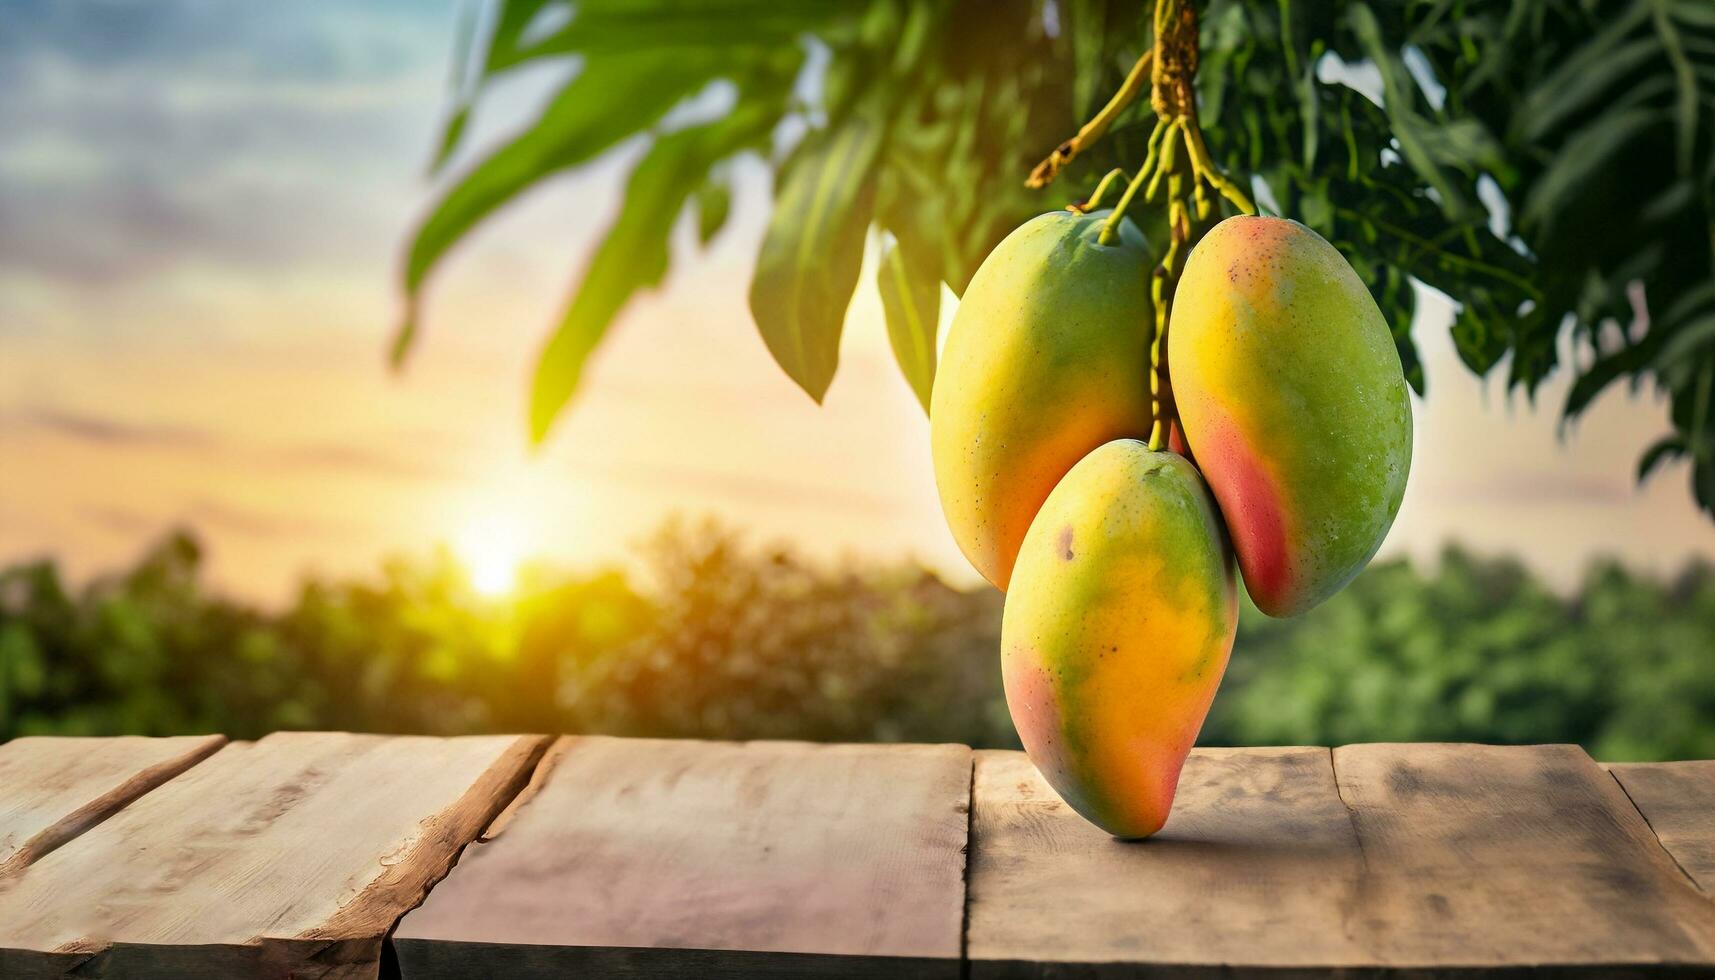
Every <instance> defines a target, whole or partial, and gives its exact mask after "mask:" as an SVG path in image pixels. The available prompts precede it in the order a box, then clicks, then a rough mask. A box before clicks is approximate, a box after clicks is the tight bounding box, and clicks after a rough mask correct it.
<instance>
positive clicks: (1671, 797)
mask: <svg viewBox="0 0 1715 980" xmlns="http://www.w3.org/2000/svg"><path fill="white" fill-rule="evenodd" d="M1608 771H1609V772H1611V773H1613V774H1614V778H1615V779H1618V780H1619V781H1620V785H1621V786H1622V787H1623V788H1624V789H1625V791H1626V795H1627V796H1628V797H1630V798H1631V801H1632V803H1633V804H1635V805H1636V806H1637V808H1638V811H1639V812H1640V813H1642V814H1643V817H1644V819H1645V820H1647V821H1648V822H1649V825H1650V830H1652V831H1653V832H1654V833H1655V836H1656V839H1657V840H1659V841H1661V846H1662V847H1664V848H1666V849H1667V853H1668V854H1669V855H1671V856H1672V857H1673V859H1674V861H1675V863H1677V864H1678V865H1679V867H1680V868H1681V869H1682V870H1684V872H1685V873H1686V875H1687V876H1689V877H1690V878H1691V880H1692V881H1693V882H1695V883H1696V885H1697V887H1698V888H1700V889H1702V890H1703V892H1704V894H1706V895H1710V896H1715V760H1702V761H1698V762H1646V763H1627V764H1614V765H1610V766H1609V767H1608Z"/></svg>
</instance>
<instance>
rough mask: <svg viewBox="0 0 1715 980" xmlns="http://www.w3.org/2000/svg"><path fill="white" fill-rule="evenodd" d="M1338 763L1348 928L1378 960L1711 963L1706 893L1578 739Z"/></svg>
mask: <svg viewBox="0 0 1715 980" xmlns="http://www.w3.org/2000/svg"><path fill="white" fill-rule="evenodd" d="M1334 773H1335V777H1336V779H1337V781H1338V784H1339V788H1340V792H1341V795H1342V797H1343V799H1344V800H1345V802H1346V804H1347V805H1348V806H1349V807H1350V809H1351V814H1352V822H1353V827H1354V828H1355V829H1356V831H1357V835H1358V843H1359V846H1360V847H1361V848H1362V849H1363V855H1364V871H1363V875H1362V877H1361V879H1360V889H1359V892H1358V896H1357V899H1358V900H1357V903H1356V905H1355V909H1356V914H1355V915H1354V916H1353V917H1351V918H1350V919H1349V920H1348V921H1347V922H1346V928H1347V929H1348V930H1349V931H1350V932H1351V934H1352V935H1353V937H1354V939H1355V940H1357V941H1358V942H1360V943H1362V944H1363V945H1365V946H1367V947H1368V948H1369V949H1370V951H1371V955H1372V956H1373V957H1374V962H1375V963H1376V964H1377V965H1378V966H1387V967H1395V968H1434V969H1438V970H1445V971H1452V970H1453V969H1454V968H1456V967H1457V968H1465V969H1469V970H1483V971H1489V972H1492V973H1506V972H1508V971H1518V972H1527V971H1530V970H1547V971H1551V972H1553V973H1556V974H1558V975H1579V976H1593V977H1594V976H1601V977H1615V976H1626V975H1633V974H1637V975H1653V974H1655V973H1675V974H1680V973H1682V974H1684V975H1687V976H1705V977H1706V976H1709V975H1710V974H1711V972H1712V971H1715V904H1712V903H1709V902H1707V901H1705V900H1704V899H1703V898H1702V897H1701V896H1700V895H1699V894H1698V893H1697V892H1696V890H1695V889H1694V888H1693V887H1692V886H1691V885H1690V883H1689V882H1688V881H1687V880H1686V879H1685V877H1684V876H1683V875H1681V874H1680V873H1679V871H1678V869H1677V868H1675V867H1674V866H1673V864H1672V862H1671V861H1670V860H1669V859H1668V857H1667V855H1666V854H1665V853H1664V852H1663V851H1662V849H1661V847H1660V846H1659V845H1658V844H1657V843H1656V840H1655V837H1654V836H1653V835H1652V834H1651V833H1650V831H1649V828H1648V827H1647V826H1645V824H1644V821H1643V819H1642V818H1641V817H1640V816H1639V815H1638V812H1637V810H1635V809H1634V808H1633V807H1632V805H1631V803H1630V802H1628V801H1627V799H1626V797H1625V795H1624V794H1623V793H1621V792H1620V788H1619V786H1618V785H1617V784H1616V783H1615V782H1614V780H1613V779H1611V778H1609V776H1608V774H1607V773H1605V772H1603V771H1602V770H1601V769H1600V768H1599V767H1598V766H1596V764H1595V763H1593V762H1591V761H1590V759H1589V757H1588V756H1586V755H1585V754H1584V753H1583V751H1582V750H1580V749H1578V748H1577V747H1575V746H1566V745H1548V746H1483V745H1353V746H1346V747H1343V748H1338V749H1335V750H1334ZM1533 975H1534V974H1533Z"/></svg>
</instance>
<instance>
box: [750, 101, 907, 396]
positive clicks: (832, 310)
mask: <svg viewBox="0 0 1715 980" xmlns="http://www.w3.org/2000/svg"><path fill="white" fill-rule="evenodd" d="M809 139H810V140H812V141H813V142H811V143H810V144H809V145H808V146H807V147H806V148H805V149H804V150H803V151H802V152H800V153H799V154H798V156H797V157H796V159H795V160H794V161H793V164H792V166H791V167H790V169H789V171H788V172H787V174H786V179H785V183H784V185H783V186H782V187H781V190H780V193H779V195H778V200H776V202H775V207H774V215H773V217H772V219H771V220H770V221H769V224H768V234H767V236H766V237H765V238H764V239H763V241H762V252H761V254H760V255H758V256H757V260H756V273H755V276H754V278H753V279H752V280H751V283H750V311H751V315H752V316H753V317H755V319H756V326H757V329H758V330H760V331H761V332H762V339H763V342H764V343H766V344H767V345H768V350H769V353H771V354H773V355H774V360H775V361H776V362H778V363H779V365H780V367H781V369H783V370H784V371H785V372H786V374H787V376H788V377H790V378H791V379H792V380H793V381H795V382H797V383H798V386H799V387H800V388H803V389H804V391H805V393H806V394H808V395H809V396H810V397H811V398H813V399H815V400H816V401H817V402H820V401H821V400H822V396H823V395H825V394H826V393H827V391H828V385H829V383H831V382H832V381H833V379H834V371H835V369H836V368H837V367H838V366H839V360H840V333H841V330H842V328H843V327H844V325H845V318H846V306H847V304H849V303H850V302H851V298H852V290H853V289H855V288H856V287H857V278H858V272H859V267H860V266H861V265H862V263H863V239H864V230H865V229H866V228H867V227H868V226H869V219H870V213H871V210H872V208H873V206H874V201H875V163H876V159H877V157H878V155H879V153H880V150H881V145H882V127H881V125H880V124H879V123H877V122H874V121H872V120H870V119H867V118H864V117H858V116H854V117H852V118H850V119H848V120H846V121H845V123H844V124H843V125H841V126H840V128H839V129H837V130H834V131H823V132H820V133H817V134H814V135H812V136H811V137H809Z"/></svg>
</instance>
